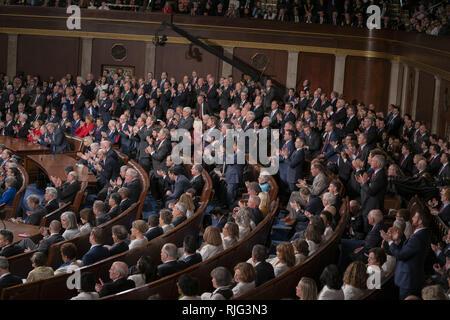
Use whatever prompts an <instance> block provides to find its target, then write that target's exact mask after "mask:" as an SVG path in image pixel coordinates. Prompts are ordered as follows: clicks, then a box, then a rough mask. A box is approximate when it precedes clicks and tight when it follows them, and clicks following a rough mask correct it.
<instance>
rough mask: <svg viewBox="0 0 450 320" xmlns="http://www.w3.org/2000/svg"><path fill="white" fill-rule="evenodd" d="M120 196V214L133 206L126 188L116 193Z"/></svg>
mask: <svg viewBox="0 0 450 320" xmlns="http://www.w3.org/2000/svg"><path fill="white" fill-rule="evenodd" d="M117 192H118V193H119V194H120V198H121V200H120V204H119V207H120V212H124V211H125V210H127V209H128V208H129V207H131V205H132V204H133V203H132V202H131V200H130V198H129V197H128V188H125V187H123V188H120V189H119V190H118V191H117Z"/></svg>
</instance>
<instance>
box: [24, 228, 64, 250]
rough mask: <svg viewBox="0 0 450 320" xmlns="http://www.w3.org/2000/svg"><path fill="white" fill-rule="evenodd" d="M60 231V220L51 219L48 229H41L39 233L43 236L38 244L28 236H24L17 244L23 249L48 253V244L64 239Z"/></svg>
mask: <svg viewBox="0 0 450 320" xmlns="http://www.w3.org/2000/svg"><path fill="white" fill-rule="evenodd" d="M60 231H61V222H59V220H53V221H52V222H50V225H49V227H48V229H46V228H45V229H41V234H42V235H43V237H44V238H43V239H42V240H41V242H40V243H39V244H36V243H34V242H33V241H32V240H31V239H30V238H25V239H23V240H22V241H20V242H19V246H21V247H22V248H23V249H25V251H30V250H35V249H37V250H38V251H39V252H42V253H44V254H45V255H48V252H49V249H50V246H51V245H52V244H54V243H58V242H61V241H64V240H65V239H64V238H63V236H62V235H61V234H60ZM22 252H23V251H22Z"/></svg>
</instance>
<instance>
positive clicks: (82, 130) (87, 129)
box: [75, 114, 95, 138]
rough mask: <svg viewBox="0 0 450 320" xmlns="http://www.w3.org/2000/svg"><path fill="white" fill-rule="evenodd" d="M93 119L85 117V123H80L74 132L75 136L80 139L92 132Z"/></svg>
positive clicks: (88, 116) (90, 116)
mask: <svg viewBox="0 0 450 320" xmlns="http://www.w3.org/2000/svg"><path fill="white" fill-rule="evenodd" d="M94 127H95V124H94V118H93V117H92V115H90V114H88V115H86V118H85V121H81V122H80V126H79V127H78V128H77V130H75V135H76V136H77V137H80V138H84V137H86V136H88V135H90V134H91V132H93V131H94Z"/></svg>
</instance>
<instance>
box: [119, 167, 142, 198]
mask: <svg viewBox="0 0 450 320" xmlns="http://www.w3.org/2000/svg"><path fill="white" fill-rule="evenodd" d="M123 187H125V188H127V189H128V196H129V197H130V200H131V202H132V203H135V202H137V201H138V199H139V197H140V195H141V192H142V184H141V181H140V180H139V173H138V172H137V171H136V170H135V169H133V168H129V169H127V171H126V173H125V183H124V184H123Z"/></svg>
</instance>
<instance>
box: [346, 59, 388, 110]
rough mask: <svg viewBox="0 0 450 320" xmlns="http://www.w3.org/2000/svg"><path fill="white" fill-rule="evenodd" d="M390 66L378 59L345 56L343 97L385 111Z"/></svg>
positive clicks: (385, 61)
mask: <svg viewBox="0 0 450 320" xmlns="http://www.w3.org/2000/svg"><path fill="white" fill-rule="evenodd" d="M390 72H391V64H390V62H389V61H387V60H383V59H378V58H364V57H355V56H347V59H346V63H345V80H344V96H345V99H346V100H348V101H352V100H354V99H356V100H357V101H358V102H361V101H362V102H364V104H366V105H369V104H371V103H372V104H374V105H375V108H376V110H377V111H385V110H386V108H387V104H388V95H389V82H390Z"/></svg>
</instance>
